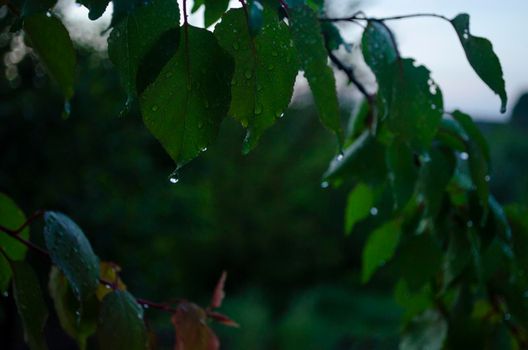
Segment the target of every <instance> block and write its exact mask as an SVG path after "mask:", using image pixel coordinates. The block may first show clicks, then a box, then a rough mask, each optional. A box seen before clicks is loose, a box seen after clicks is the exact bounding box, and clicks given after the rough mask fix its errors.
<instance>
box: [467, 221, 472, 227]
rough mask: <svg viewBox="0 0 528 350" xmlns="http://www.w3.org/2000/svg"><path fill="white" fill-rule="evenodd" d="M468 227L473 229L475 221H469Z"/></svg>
mask: <svg viewBox="0 0 528 350" xmlns="http://www.w3.org/2000/svg"><path fill="white" fill-rule="evenodd" d="M466 226H467V227H468V228H472V227H473V221H471V220H468V221H467V222H466Z"/></svg>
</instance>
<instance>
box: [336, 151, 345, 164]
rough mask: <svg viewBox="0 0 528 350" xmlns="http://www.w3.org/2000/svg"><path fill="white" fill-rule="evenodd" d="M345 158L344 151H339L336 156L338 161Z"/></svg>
mask: <svg viewBox="0 0 528 350" xmlns="http://www.w3.org/2000/svg"><path fill="white" fill-rule="evenodd" d="M343 158H345V156H344V155H343V152H341V153H339V154H338V155H337V157H336V159H337V161H338V162H340V161H342V160H343Z"/></svg>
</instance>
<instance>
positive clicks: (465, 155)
mask: <svg viewBox="0 0 528 350" xmlns="http://www.w3.org/2000/svg"><path fill="white" fill-rule="evenodd" d="M460 159H462V160H468V159H469V154H467V152H461V153H460Z"/></svg>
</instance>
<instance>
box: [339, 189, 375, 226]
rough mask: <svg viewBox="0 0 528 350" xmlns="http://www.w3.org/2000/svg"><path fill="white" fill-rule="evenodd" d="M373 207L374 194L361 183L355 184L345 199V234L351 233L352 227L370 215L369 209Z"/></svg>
mask: <svg viewBox="0 0 528 350" xmlns="http://www.w3.org/2000/svg"><path fill="white" fill-rule="evenodd" d="M373 205H374V194H373V193H372V190H371V189H370V187H368V186H367V185H365V184H363V183H359V184H357V186H356V187H355V188H354V190H352V191H351V192H350V193H349V195H348V199H347V206H346V211H345V234H346V235H349V234H350V233H352V229H353V228H354V225H355V224H356V223H358V222H359V221H361V220H363V219H365V218H366V217H368V215H369V214H370V209H371V208H372V206H373Z"/></svg>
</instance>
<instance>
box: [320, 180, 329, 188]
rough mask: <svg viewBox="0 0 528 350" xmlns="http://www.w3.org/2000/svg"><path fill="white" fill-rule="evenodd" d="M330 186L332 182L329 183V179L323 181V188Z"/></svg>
mask: <svg viewBox="0 0 528 350" xmlns="http://www.w3.org/2000/svg"><path fill="white" fill-rule="evenodd" d="M328 186H330V184H329V183H328V181H323V182H321V188H328Z"/></svg>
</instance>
